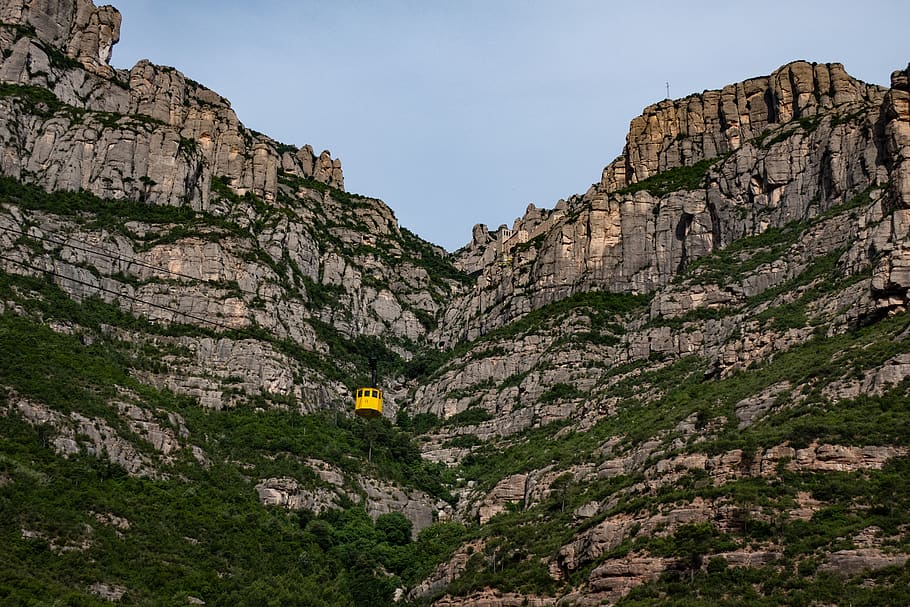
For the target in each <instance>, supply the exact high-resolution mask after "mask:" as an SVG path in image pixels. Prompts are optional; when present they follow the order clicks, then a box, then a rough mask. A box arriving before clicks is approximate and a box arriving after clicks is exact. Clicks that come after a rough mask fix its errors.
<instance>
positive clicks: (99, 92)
mask: <svg viewBox="0 0 910 607" xmlns="http://www.w3.org/2000/svg"><path fill="white" fill-rule="evenodd" d="M3 10H4V13H3V14H2V19H3V25H2V26H0V44H2V46H3V48H4V49H7V50H8V52H5V53H4V55H3V58H2V61H0V81H2V82H4V83H8V84H17V85H22V86H34V87H41V88H46V89H48V90H50V91H51V92H52V93H53V95H54V96H56V100H54V99H53V98H52V97H51V98H48V99H29V98H28V97H27V96H25V95H23V94H22V93H24V92H25V91H15V90H12V89H10V90H7V91H6V94H5V95H3V97H2V99H0V111H2V113H3V115H4V117H5V120H4V122H3V124H2V125H0V128H2V131H0V142H2V148H0V171H2V172H3V174H6V175H10V176H13V177H16V178H17V179H20V180H23V181H28V182H34V183H38V184H40V185H41V186H42V187H44V188H46V189H48V190H57V189H83V190H86V191H89V192H92V193H93V194H96V195H98V196H102V197H108V198H129V199H133V200H144V201H147V202H150V203H152V204H165V205H182V204H188V205H190V206H192V207H193V208H195V209H201V210H205V209H208V208H209V206H210V202H211V194H210V191H211V180H212V178H213V177H218V178H225V179H227V182H228V184H229V185H230V186H231V187H232V188H233V189H234V190H235V191H236V192H238V193H240V194H243V193H244V192H247V191H251V192H254V193H256V194H257V195H259V196H262V197H263V198H265V199H266V200H274V199H275V196H276V192H277V187H278V182H277V172H278V170H279V169H280V170H282V171H285V172H288V173H291V174H294V175H299V176H303V177H309V178H313V179H316V180H317V181H320V182H323V183H326V184H328V185H331V186H333V187H337V188H339V189H343V188H344V180H343V175H342V171H341V163H340V161H339V160H337V159H332V158H331V156H330V155H329V153H328V152H323V153H322V154H319V155H316V154H315V153H314V152H313V149H312V148H311V147H310V146H304V147H303V148H301V149H299V150H298V149H297V148H293V147H292V146H285V145H280V144H278V143H276V142H275V141H273V140H271V139H269V138H268V137H265V136H263V135H260V134H258V133H254V132H252V131H250V130H248V129H246V128H245V127H244V126H243V125H242V124H241V123H240V122H239V120H238V119H237V115H236V114H235V113H234V111H233V110H232V109H231V107H230V103H229V102H228V101H227V100H226V99H224V98H223V97H221V96H220V95H218V94H217V93H215V92H214V91H211V90H209V89H207V88H205V87H204V86H202V85H200V84H198V83H196V82H193V81H192V80H188V79H187V78H186V77H185V76H184V75H183V74H181V73H180V72H179V71H177V70H175V69H173V68H167V67H161V66H156V65H153V64H152V63H150V62H148V61H140V62H139V63H138V64H136V66H135V67H133V69H131V70H129V71H126V70H114V69H113V68H112V67H111V66H110V65H109V64H108V60H109V59H110V56H111V49H112V47H113V45H114V44H116V42H117V41H118V40H119V29H120V14H119V13H118V12H117V11H116V9H114V8H113V7H109V6H108V7H101V8H97V7H95V6H94V4H93V3H92V2H91V1H90V0H79V1H78V2H48V1H43V0H42V1H39V0H34V1H22V2H15V3H12V4H8V5H7V6H6V7H5V8H4V9H3ZM17 92H18V93H20V94H14V93H17ZM32 92H34V91H32ZM58 101H59V103H58ZM36 104H37V105H36ZM36 109H37V111H36Z"/></svg>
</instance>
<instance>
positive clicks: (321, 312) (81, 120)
mask: <svg viewBox="0 0 910 607" xmlns="http://www.w3.org/2000/svg"><path fill="white" fill-rule="evenodd" d="M0 10H2V14H0V21H2V24H0V45H2V48H3V49H4V53H3V54H2V56H0V174H2V175H4V176H8V177H12V178H13V179H15V180H17V181H19V182H21V183H24V184H34V185H36V186H38V187H40V188H42V189H44V190H48V191H59V190H65V191H77V190H82V191H85V192H89V193H91V194H94V195H96V196H98V197H100V198H103V199H106V200H115V201H116V200H119V201H123V202H124V204H126V205H127V206H126V207H124V209H126V208H127V207H129V204H130V203H132V204H135V205H136V206H133V207H129V208H132V209H133V210H134V211H135V212H137V213H138V214H137V216H136V217H127V216H125V215H124V216H123V217H122V222H120V223H119V224H118V225H100V224H98V223H92V222H90V223H89V224H88V225H86V224H85V222H84V221H82V219H80V218H78V217H73V216H71V215H69V216H60V215H58V214H55V213H54V212H44V210H42V209H35V208H29V207H27V205H26V206H25V207H23V206H22V205H21V204H17V202H16V201H15V195H14V196H13V199H14V200H12V201H11V202H10V204H6V205H4V206H3V208H2V210H0V244H2V248H3V251H4V257H5V260H4V262H3V264H4V269H6V270H7V271H13V272H16V273H29V274H33V275H41V274H42V272H54V274H55V276H56V281H57V282H58V284H59V286H60V288H62V289H63V290H64V291H65V292H67V293H69V294H70V295H71V296H72V297H74V298H76V299H82V298H84V297H91V296H96V295H97V296H100V297H101V298H102V299H104V300H105V301H108V302H117V303H118V305H119V306H120V307H121V308H122V309H123V310H125V311H127V312H129V313H131V314H133V315H135V316H138V317H142V318H146V319H150V320H151V321H153V322H155V323H160V324H168V323H174V322H176V323H189V324H192V325H197V326H201V327H209V328H210V327H212V326H213V323H214V326H217V327H219V328H221V329H224V328H230V329H236V330H241V331H249V330H251V329H253V328H259V329H263V330H265V331H267V332H268V333H269V334H270V335H271V336H273V337H274V338H276V339H279V340H289V341H290V342H292V343H294V344H295V345H296V346H297V347H300V348H302V349H303V350H304V351H307V352H310V353H312V354H313V355H314V356H317V357H321V356H326V357H329V358H331V354H330V353H329V350H330V346H329V343H328V342H330V341H332V339H333V338H332V337H328V336H327V334H326V332H325V328H329V330H330V331H329V333H330V334H331V333H334V334H337V335H338V336H339V337H340V339H347V340H354V339H358V338H360V337H378V336H383V337H391V338H393V339H395V340H398V341H396V346H395V351H396V352H397V353H399V354H401V355H403V356H410V354H411V353H412V352H413V351H414V350H415V349H416V348H417V346H418V343H419V342H420V341H421V340H423V339H424V337H425V335H426V333H427V331H428V329H429V327H431V326H433V324H434V320H433V319H434V318H435V316H436V315H437V314H438V312H439V310H440V309H441V306H442V302H444V301H446V300H447V299H449V298H450V295H451V293H450V292H452V291H454V290H456V289H457V288H458V284H457V282H453V281H446V280H439V279H438V277H435V276H431V275H430V273H429V272H428V270H427V268H428V267H431V266H430V265H429V264H430V262H431V260H429V259H428V258H430V257H442V256H444V252H442V251H441V250H436V249H434V247H432V246H431V245H429V244H428V243H424V242H423V241H421V240H420V239H419V238H417V237H416V236H414V235H412V234H410V233H408V232H406V231H403V230H401V229H400V228H399V226H398V222H397V220H396V218H395V215H394V213H393V212H392V210H391V209H390V208H389V207H388V206H387V205H385V204H384V203H383V202H382V201H379V200H376V199H372V198H367V197H364V196H358V195H353V194H349V193H347V192H345V191H344V189H343V187H344V180H343V175H342V170H341V163H340V161H339V160H337V159H333V158H332V157H331V155H330V154H329V152H328V151H324V152H322V153H321V154H318V155H317V154H316V153H314V151H313V149H312V148H311V147H310V146H308V145H305V146H303V147H302V148H300V149H297V148H295V147H292V146H288V145H283V144H279V143H277V142H275V141H274V140H272V139H270V138H268V137H266V136H264V135H261V134H259V133H255V132H253V131H251V130H249V129H247V128H246V127H244V126H243V124H242V123H241V122H240V121H239V120H238V117H237V115H236V114H235V112H234V111H233V110H232V109H231V106H230V103H229V102H228V101H227V100H226V99H224V98H223V97H221V96H220V95H218V94H217V93H215V92H214V91H211V90H209V89H207V88H205V87H204V86H202V85H200V84H198V83H196V82H193V81H192V80H189V79H187V78H186V77H185V76H184V75H183V74H182V73H180V72H179V71H177V70H175V69H173V68H168V67H162V66H156V65H154V64H152V63H151V62H149V61H140V62H139V63H137V64H136V66H134V67H133V68H132V69H131V70H129V71H127V70H114V69H113V68H111V67H110V65H109V64H108V60H109V58H110V50H111V47H112V45H113V44H115V43H116V42H117V40H118V39H119V27H120V14H119V13H118V12H117V11H116V9H114V8H112V7H100V8H98V7H95V5H94V4H93V3H92V2H91V1H90V0H78V1H75V2H74V1H59V2H54V1H50V0H31V1H20V2H12V3H9V2H8V3H4V5H3V7H2V9H0ZM143 205H159V206H164V207H180V208H182V209H184V210H185V209H187V208H188V209H192V210H193V211H195V212H196V213H190V214H189V215H187V214H185V213H184V215H180V214H179V213H178V214H176V215H173V217H174V219H171V220H168V219H166V218H165V219H164V220H156V221H151V222H149V221H146V220H144V219H143V213H142V207H143ZM83 210H84V211H85V212H88V213H91V212H92V209H90V208H89V209H83ZM123 212H124V213H127V214H128V213H129V212H131V211H126V210H124V211H123ZM165 215H166V214H165ZM181 218H182V219H181ZM173 233H179V234H182V236H179V237H176V238H174V237H171V236H170V235H171V234H173ZM29 238H32V239H34V240H33V244H35V245H37V247H38V249H40V252H36V250H35V249H34V248H30V247H29V246H27V245H26V246H23V243H24V242H25V240H28V239H29ZM443 263H444V262H443ZM456 274H457V272H456ZM314 327H317V328H318V330H317V328H314ZM320 330H321V331H322V333H321V334H318V333H319V331H320ZM121 337H123V338H124V339H128V340H132V341H137V342H141V341H143V340H144V339H145V336H143V335H142V334H141V333H136V334H134V335H123V336H121ZM178 342H179V343H178ZM173 345H174V346H175V347H177V348H178V349H180V350H181V351H184V352H192V354H191V355H189V356H187V357H178V358H179V359H180V360H176V359H175V360H174V361H173V363H174V364H173V367H172V368H170V369H168V370H167V371H166V372H161V373H148V374H147V375H146V376H145V377H144V379H145V380H146V381H148V382H150V383H152V384H154V385H157V386H160V387H167V388H169V389H171V390H174V391H176V392H178V393H183V394H187V395H190V396H192V397H194V398H196V399H198V400H199V402H200V403H201V404H203V405H204V406H208V407H212V408H222V407H226V406H231V405H232V404H233V403H234V402H235V401H236V400H237V397H238V396H240V395H247V396H249V395H254V394H266V395H274V396H276V397H279V398H293V399H295V400H297V401H298V402H299V403H300V405H301V408H302V409H303V410H314V409H318V408H323V407H327V406H342V405H341V403H344V405H343V406H346V405H347V400H348V398H349V395H348V393H347V387H346V386H344V385H343V384H342V383H341V382H339V381H338V380H337V378H328V377H326V376H325V374H324V373H320V372H318V371H315V370H313V369H311V368H307V366H306V365H303V366H301V365H300V362H299V361H295V360H293V357H289V356H288V355H287V354H286V353H281V352H278V351H276V349H275V347H273V346H272V345H269V344H265V343H262V342H259V341H256V340H255V339H243V338H240V339H236V338H222V339H215V340H212V339H197V338H195V337H191V338H185V339H181V340H177V341H175V342H174V344H173ZM347 364H349V361H345V360H338V361H331V362H329V363H328V365H329V366H335V365H342V366H344V365H347ZM238 380H239V383H238ZM231 384H233V386H231ZM390 396H391V395H390ZM389 405H390V407H389V408H390V411H392V412H393V413H394V397H391V398H390V402H389Z"/></svg>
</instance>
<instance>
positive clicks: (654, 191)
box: [617, 156, 726, 198]
mask: <svg viewBox="0 0 910 607" xmlns="http://www.w3.org/2000/svg"><path fill="white" fill-rule="evenodd" d="M725 158H726V156H721V157H719V158H706V159H704V160H699V161H698V162H696V163H695V164H692V165H688V166H680V167H674V168H672V169H667V170H665V171H661V172H659V173H657V174H656V175H652V176H650V177H648V178H647V179H642V180H641V181H639V182H637V183H633V184H632V185H629V186H626V187H624V188H623V189H621V190H619V191H618V192H617V194H634V193H635V192H640V191H645V192H648V193H650V194H651V195H652V196H655V197H657V198H662V197H664V196H666V195H667V194H670V193H672V192H679V191H689V190H697V189H699V188H701V187H704V185H705V176H706V175H707V174H708V169H710V168H711V167H712V166H714V165H715V164H717V163H718V162H721V161H722V160H724V159H725Z"/></svg>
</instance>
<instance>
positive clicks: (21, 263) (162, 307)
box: [0, 255, 244, 332]
mask: <svg viewBox="0 0 910 607" xmlns="http://www.w3.org/2000/svg"><path fill="white" fill-rule="evenodd" d="M0 259H2V260H4V261H8V262H10V263H14V264H16V265H19V266H22V267H24V268H28V269H30V270H35V271H36V272H42V273H45V274H49V275H51V276H56V277H57V278H60V279H63V280H69V281H70V282H74V283H76V284H79V285H82V286H85V287H88V288H90V289H95V290H97V291H100V292H102V293H109V294H110V295H114V296H116V297H118V298H123V299H128V300H130V301H134V302H136V303H140V304H144V305H147V306H149V307H152V308H157V309H159V310H165V311H167V312H171V313H172V314H174V315H181V316H183V317H185V318H189V319H192V320H195V321H198V322H201V323H206V324H210V325H212V326H214V327H218V328H220V329H224V330H226V331H241V332H242V331H243V330H244V328H243V327H241V328H238V327H231V326H229V325H226V324H224V323H221V322H218V321H216V320H211V319H209V318H205V317H203V316H198V315H196V314H192V313H190V312H184V311H182V310H177V309H175V308H171V307H169V306H165V305H162V304H157V303H155V302H152V301H147V300H144V299H142V298H140V297H135V296H134V295H127V294H126V293H120V292H119V291H114V290H113V289H108V288H106V287H102V286H101V285H95V284H92V283H90V282H86V281H84V280H80V279H78V278H73V277H71V276H64V275H63V274H60V273H59V272H56V271H54V270H48V269H45V268H39V267H38V266H35V265H32V264H30V263H27V262H24V261H20V260H18V259H12V258H10V257H6V256H4V255H0Z"/></svg>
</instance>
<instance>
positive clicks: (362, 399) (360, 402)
mask: <svg viewBox="0 0 910 607" xmlns="http://www.w3.org/2000/svg"><path fill="white" fill-rule="evenodd" d="M370 375H371V376H372V380H373V381H372V382H370V387H369V388H357V392H356V400H355V401H354V413H356V414H357V415H359V416H360V417H367V418H369V417H380V416H382V390H380V389H379V388H377V387H376V359H375V358H373V357H370Z"/></svg>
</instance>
